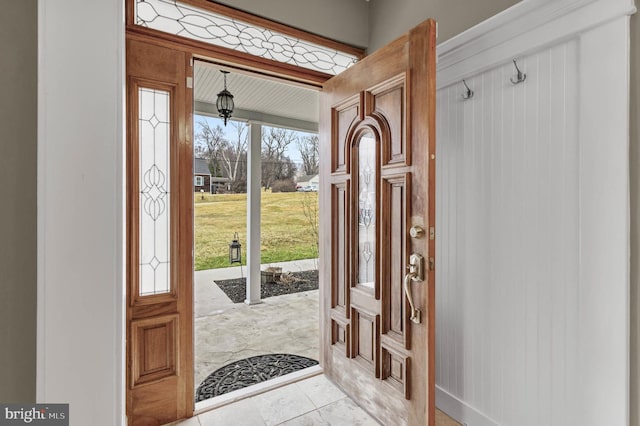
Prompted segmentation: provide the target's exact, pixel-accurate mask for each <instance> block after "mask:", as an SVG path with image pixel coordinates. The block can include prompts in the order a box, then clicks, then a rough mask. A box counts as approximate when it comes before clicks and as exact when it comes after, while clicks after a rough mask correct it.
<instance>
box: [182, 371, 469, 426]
mask: <svg viewBox="0 0 640 426" xmlns="http://www.w3.org/2000/svg"><path fill="white" fill-rule="evenodd" d="M172 425H173V426H276V425H283V426H316V425H317V426H320V425H322V426H326V425H329V426H379V423H378V422H377V421H376V420H374V419H373V418H372V417H371V416H369V415H368V414H367V413H366V412H365V411H364V410H362V409H361V408H360V407H358V406H357V405H356V404H355V403H354V402H353V401H352V400H351V399H350V398H349V397H348V396H346V395H345V394H344V393H343V392H342V391H341V390H340V389H338V388H337V387H336V386H335V385H333V384H332V383H331V382H330V381H329V380H328V379H327V378H326V377H325V376H324V375H318V376H314V377H311V378H308V379H305V380H301V381H299V382H296V383H292V384H290V385H286V386H283V387H281V388H278V389H274V390H272V391H269V392H266V393H263V394H260V395H256V396H254V397H251V398H247V399H243V400H241V401H238V402H234V403H232V404H229V405H225V406H223V407H220V408H217V409H215V410H211V411H207V412H205V413H202V414H200V415H199V416H196V417H193V418H191V419H188V420H184V421H179V422H176V423H172ZM436 426H460V425H459V423H457V422H455V421H454V420H453V419H451V418H450V417H448V416H447V415H446V414H444V413H442V412H440V411H438V412H437V413H436Z"/></svg>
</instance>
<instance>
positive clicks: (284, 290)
mask: <svg viewBox="0 0 640 426" xmlns="http://www.w3.org/2000/svg"><path fill="white" fill-rule="evenodd" d="M283 275H284V276H283V278H282V280H281V282H277V283H265V284H262V285H261V286H260V295H261V297H262V298H263V299H265V298H267V297H273V296H281V295H283V294H291V293H299V292H301V291H309V290H317V289H318V271H317V270H312V271H301V272H290V273H287V274H283ZM246 282H247V279H246V278H236V279H233V280H219V281H216V284H217V285H218V287H220V288H221V289H222V291H224V292H225V294H226V295H227V296H228V297H229V299H231V300H232V301H233V303H241V302H244V301H245V299H246V296H247V290H246V285H247V284H246Z"/></svg>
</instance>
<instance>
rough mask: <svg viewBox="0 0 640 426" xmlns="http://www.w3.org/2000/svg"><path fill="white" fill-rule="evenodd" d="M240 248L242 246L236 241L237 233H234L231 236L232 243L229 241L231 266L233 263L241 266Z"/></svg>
mask: <svg viewBox="0 0 640 426" xmlns="http://www.w3.org/2000/svg"><path fill="white" fill-rule="evenodd" d="M241 248H242V244H240V242H239V241H238V233H237V232H235V233H234V234H233V241H231V244H229V263H231V264H232V265H233V264H234V263H240V264H242V253H241V250H240V249H241Z"/></svg>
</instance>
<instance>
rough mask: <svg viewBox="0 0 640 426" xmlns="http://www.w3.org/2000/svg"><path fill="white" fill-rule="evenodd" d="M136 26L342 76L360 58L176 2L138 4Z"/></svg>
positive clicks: (153, 0)
mask: <svg viewBox="0 0 640 426" xmlns="http://www.w3.org/2000/svg"><path fill="white" fill-rule="evenodd" d="M135 5H136V11H135V16H136V21H135V22H136V24H137V25H140V26H143V27H148V28H153V29H155V30H159V31H162V32H165V33H169V34H174V35H178V36H182V37H186V38H190V39H193V40H199V41H203V42H205V43H209V44H213V45H216V46H221V47H226V48H228V49H233V50H237V51H241V52H245V53H248V54H250V55H254V56H258V57H261V58H266V59H272V60H274V61H278V62H283V63H286V64H291V65H296V66H299V67H302V68H307V69H311V70H315V71H321V72H324V73H327V74H334V75H335V74H339V73H341V72H342V71H344V70H345V69H347V68H348V67H349V66H351V65H353V64H354V63H355V62H356V61H357V60H358V58H357V57H356V56H354V55H350V54H348V53H344V52H340V51H338V50H335V49H330V48H328V47H324V46H320V45H317V44H315V43H311V42H308V41H304V40H300V39H297V38H294V37H291V36H288V35H286V34H282V33H278V32H276V31H272V30H269V29H267V28H262V27H259V26H256V25H254V24H250V23H248V22H242V21H239V20H238V19H232V18H229V17H227V16H224V15H220V14H217V13H214V12H211V11H208V10H204V9H201V8H198V7H195V6H192V5H190V4H186V3H183V2H180V1H176V0H136V3H135Z"/></svg>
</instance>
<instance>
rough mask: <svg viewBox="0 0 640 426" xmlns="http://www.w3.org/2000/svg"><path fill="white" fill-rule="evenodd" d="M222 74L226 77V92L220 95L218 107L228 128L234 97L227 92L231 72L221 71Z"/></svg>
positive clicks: (217, 102)
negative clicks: (228, 75)
mask: <svg viewBox="0 0 640 426" xmlns="http://www.w3.org/2000/svg"><path fill="white" fill-rule="evenodd" d="M220 72H221V73H222V74H223V75H224V90H223V91H221V92H220V93H218V100H217V101H216V107H217V108H218V114H220V117H222V118H223V119H224V125H225V126H226V125H227V121H228V120H229V119H230V118H231V114H232V113H233V95H232V94H231V92H229V91H228V90H227V74H229V71H222V70H220Z"/></svg>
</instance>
